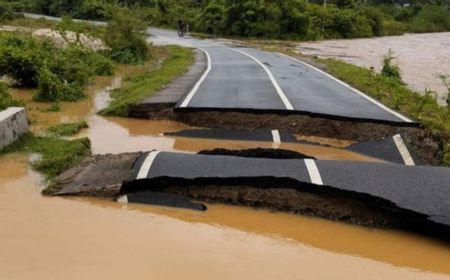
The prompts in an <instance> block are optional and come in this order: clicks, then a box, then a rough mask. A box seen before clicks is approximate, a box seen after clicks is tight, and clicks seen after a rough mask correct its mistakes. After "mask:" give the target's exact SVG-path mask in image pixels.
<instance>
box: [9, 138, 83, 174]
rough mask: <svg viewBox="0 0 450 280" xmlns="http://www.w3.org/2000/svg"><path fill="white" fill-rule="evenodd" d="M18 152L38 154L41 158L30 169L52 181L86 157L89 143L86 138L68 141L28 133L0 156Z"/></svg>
mask: <svg viewBox="0 0 450 280" xmlns="http://www.w3.org/2000/svg"><path fill="white" fill-rule="evenodd" d="M18 151H24V152H30V153H37V154H39V155H40V156H41V157H40V158H39V159H38V160H36V161H34V162H33V163H32V167H33V169H34V170H36V171H39V172H41V173H43V174H44V175H45V176H46V178H47V179H48V180H52V179H53V178H55V177H56V176H58V175H59V174H61V173H62V172H63V171H65V170H67V169H69V168H71V167H73V166H76V165H77V164H79V163H80V162H81V161H82V160H83V158H84V157H86V156H88V155H89V154H90V142H89V139H87V138H83V139H77V140H73V141H68V140H64V139H59V138H55V137H39V136H35V135H33V134H31V133H28V134H26V135H24V136H22V137H21V138H20V139H19V140H18V141H16V142H15V143H14V144H12V145H10V146H8V147H6V148H5V149H3V150H2V151H0V154H2V153H9V152H18Z"/></svg>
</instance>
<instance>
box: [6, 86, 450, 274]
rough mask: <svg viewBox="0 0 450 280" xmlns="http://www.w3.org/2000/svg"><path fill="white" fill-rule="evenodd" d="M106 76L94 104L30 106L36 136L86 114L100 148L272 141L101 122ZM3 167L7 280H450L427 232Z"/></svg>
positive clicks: (330, 153) (449, 250) (336, 153)
mask: <svg viewBox="0 0 450 280" xmlns="http://www.w3.org/2000/svg"><path fill="white" fill-rule="evenodd" d="M101 81H102V82H101V83H100V84H97V85H96V87H94V88H95V90H94V89H92V94H89V97H88V98H87V99H85V100H83V101H81V102H77V103H62V104H61V105H60V106H61V109H62V110H61V112H53V113H52V112H42V110H41V108H44V107H45V108H46V107H48V106H49V104H45V105H43V104H38V103H29V104H30V105H29V107H31V110H30V118H31V120H32V129H33V131H36V132H38V131H42V129H44V128H46V127H48V126H49V125H53V124H57V123H60V122H68V121H78V120H80V119H85V120H87V121H88V123H89V127H90V128H89V129H87V130H84V131H82V132H81V133H80V135H79V136H87V137H89V138H90V140H91V143H92V150H93V153H95V154H106V153H122V152H134V151H142V150H145V151H148V150H152V149H158V150H163V151H183V152H196V151H199V150H204V149H213V148H229V149H244V148H254V147H263V148H264V147H267V148H271V147H272V146H273V143H270V142H260V143H258V142H249V141H221V140H205V139H190V138H181V137H180V138H173V137H164V136H163V135H162V134H163V133H165V132H175V131H179V130H183V129H189V126H187V125H184V124H181V123H178V122H173V121H148V120H137V119H122V118H103V117H101V116H98V115H96V114H95V112H96V111H97V110H98V109H100V108H101V107H102V106H104V104H105V102H107V100H108V96H107V91H105V88H107V87H108V88H110V87H114V83H116V82H117V79H114V78H105V79H103V80H101ZM94 92H95V93H96V94H93V93H94ZM26 94H28V95H29V92H28V93H27V92H16V93H15V95H16V96H22V95H23V99H26V98H29V97H28V96H27V95H26ZM28 100H29V99H28ZM29 109H30V108H29ZM298 138H299V139H303V140H305V139H306V138H304V137H302V136H298ZM311 140H312V139H311ZM314 140H315V141H312V142H317V141H323V142H324V143H328V144H330V145H331V144H333V146H336V147H345V146H347V145H349V144H351V143H350V142H345V141H337V140H326V139H314ZM279 147H280V148H286V149H291V150H295V151H299V152H302V153H306V154H311V155H313V156H316V157H317V158H320V159H330V160H331V159H348V160H367V161H374V160H377V159H373V158H369V157H366V156H363V155H359V154H356V153H351V152H347V151H345V150H341V149H338V148H333V147H325V146H317V145H306V144H284V143H282V144H281V145H280V146H279ZM0 166H1V167H2V168H0V224H1V226H0V248H2V250H1V253H0V279H8V280H16V279H36V280H40V279H45V280H51V279H95V278H97V279H111V280H113V279H125V278H132V279H149V277H150V278H152V279H180V278H183V279H186V278H187V279H191V278H192V279H193V278H195V279H211V278H214V279H450V262H449V260H450V246H448V244H444V243H440V242H439V241H435V240H432V239H428V238H425V237H421V236H416V235H413V234H408V233H403V232H397V231H387V230H374V229H368V228H363V227H358V226H352V225H347V224H342V223H336V222H331V221H327V220H322V219H318V218H309V217H303V216H299V215H291V214H284V213H274V212H270V211H267V210H255V209H251V208H243V207H234V206H224V205H219V204H217V205H216V204H213V205H208V211H206V212H195V211H190V210H180V209H171V208H163V207H153V206H146V205H133V204H128V205H122V204H120V203H116V202H110V201H106V200H98V199H92V198H89V199H87V198H86V199H85V198H75V199H74V198H48V197H43V196H41V194H40V192H41V190H42V189H43V187H44V182H43V180H42V177H41V176H40V175H38V174H37V173H35V172H34V171H32V170H31V169H30V167H29V155H27V154H22V153H15V154H7V155H1V156H0ZM212 275H213V276H212Z"/></svg>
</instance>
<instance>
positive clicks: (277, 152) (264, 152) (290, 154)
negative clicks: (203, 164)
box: [198, 148, 314, 159]
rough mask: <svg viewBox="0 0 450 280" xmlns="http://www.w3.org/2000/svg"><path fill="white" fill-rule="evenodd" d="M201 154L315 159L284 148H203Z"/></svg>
mask: <svg viewBox="0 0 450 280" xmlns="http://www.w3.org/2000/svg"><path fill="white" fill-rule="evenodd" d="M198 154H200V155H222V156H236V157H247V158H274V159H307V158H310V159H314V158H313V157H311V156H308V155H305V154H302V153H299V152H294V151H289V150H283V149H263V148H257V149H248V150H227V149H214V150H203V151H200V152H198Z"/></svg>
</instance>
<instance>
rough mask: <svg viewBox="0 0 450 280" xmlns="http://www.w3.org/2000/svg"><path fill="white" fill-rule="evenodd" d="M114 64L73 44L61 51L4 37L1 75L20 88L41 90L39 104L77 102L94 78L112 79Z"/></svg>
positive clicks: (0, 49)
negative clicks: (11, 79) (103, 76)
mask: <svg viewBox="0 0 450 280" xmlns="http://www.w3.org/2000/svg"><path fill="white" fill-rule="evenodd" d="M113 70H114V63H113V62H112V61H111V60H110V59H109V58H108V57H105V56H103V55H101V54H100V53H97V52H94V51H91V50H89V49H86V48H83V47H82V46H79V45H77V44H71V45H69V47H67V48H65V49H58V48H56V47H55V46H54V44H53V43H51V42H50V41H39V40H36V39H33V38H31V37H28V36H20V35H13V34H10V35H4V36H0V75H5V74H6V75H8V76H10V77H11V78H13V79H14V81H15V83H17V84H18V85H19V86H26V87H37V88H38V90H37V92H36V93H35V96H34V99H35V100H37V101H75V100H77V99H80V98H82V97H83V96H84V94H83V88H84V86H86V84H87V83H88V82H89V80H90V78H91V77H92V76H94V75H111V74H112V73H113Z"/></svg>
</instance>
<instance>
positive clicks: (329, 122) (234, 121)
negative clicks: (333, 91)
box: [130, 107, 443, 165]
mask: <svg viewBox="0 0 450 280" xmlns="http://www.w3.org/2000/svg"><path fill="white" fill-rule="evenodd" d="M130 116H131V117H138V118H148V119H170V120H175V121H178V122H183V123H185V124H188V125H191V126H196V127H205V128H227V129H237V130H254V129H261V128H265V129H278V130H282V131H286V132H290V133H293V134H300V135H305V136H317V137H327V138H334V139H342V140H352V141H360V142H364V141H377V140H381V139H384V138H385V137H389V136H393V135H395V134H401V135H402V136H403V137H404V139H405V140H406V141H407V142H408V143H410V144H411V145H412V146H413V147H414V148H415V149H416V150H417V151H418V153H419V156H420V157H421V158H422V159H423V160H424V163H425V164H429V165H441V164H442V162H443V161H442V149H443V148H442V147H443V144H442V143H441V141H439V140H436V139H434V138H433V137H431V136H430V135H428V133H426V132H425V130H423V129H422V128H421V127H417V126H404V125H400V124H392V123H391V124H388V123H377V122H371V121H368V120H359V121H357V120H349V119H339V118H337V119H336V118H329V117H324V116H322V117H318V116H307V115H298V114H290V115H286V114H275V113H267V114H258V113H249V112H224V111H198V112H179V111H177V112H174V110H173V109H169V108H166V109H163V110H158V109H155V110H149V109H148V108H147V109H144V108H143V107H142V108H141V110H132V111H131V113H130Z"/></svg>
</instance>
